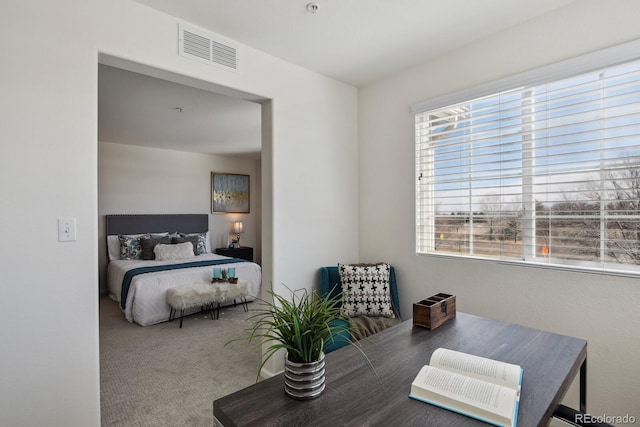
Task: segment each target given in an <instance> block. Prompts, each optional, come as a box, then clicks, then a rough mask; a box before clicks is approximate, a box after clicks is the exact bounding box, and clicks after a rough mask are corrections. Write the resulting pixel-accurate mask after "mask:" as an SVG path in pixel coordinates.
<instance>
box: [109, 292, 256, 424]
mask: <svg viewBox="0 0 640 427" xmlns="http://www.w3.org/2000/svg"><path fill="white" fill-rule="evenodd" d="M253 304H255V303H252V304H249V309H250V310H249V313H245V312H244V310H243V308H242V306H240V305H238V306H236V307H227V308H222V309H221V310H220V319H217V320H211V319H210V318H209V316H208V315H206V316H205V315H202V314H194V315H191V316H188V317H185V319H184V323H183V327H182V329H180V328H179V327H178V324H179V320H178V321H173V322H164V323H160V324H157V325H152V326H146V327H141V326H138V325H137V324H133V323H129V322H127V320H126V319H125V318H124V314H123V313H122V311H120V308H119V307H118V303H117V302H115V301H113V300H111V299H109V298H107V297H102V298H101V299H100V404H101V418H102V426H127V427H133V426H154V427H159V426H160V427H161V426H211V425H212V424H213V401H214V400H215V399H218V398H220V397H223V396H225V395H227V394H229V393H232V392H234V391H237V390H240V389H242V388H244V387H247V386H249V385H251V384H253V383H255V381H256V372H257V366H258V362H259V358H260V353H259V350H257V349H254V348H253V346H252V344H249V343H248V342H246V341H237V342H232V343H229V344H228V345H226V346H225V344H226V343H228V342H229V341H230V340H232V339H234V338H238V337H241V336H243V335H244V334H245V333H246V329H247V328H248V327H249V326H250V322H249V321H248V317H249V316H250V315H251V314H252V313H251V308H252V307H251V306H252V305H253Z"/></svg>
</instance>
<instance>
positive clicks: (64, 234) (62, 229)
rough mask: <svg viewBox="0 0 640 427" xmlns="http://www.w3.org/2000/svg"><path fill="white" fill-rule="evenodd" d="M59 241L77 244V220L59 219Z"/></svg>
mask: <svg viewBox="0 0 640 427" xmlns="http://www.w3.org/2000/svg"><path fill="white" fill-rule="evenodd" d="M58 241H59V242H75V241H76V219H75V218H58Z"/></svg>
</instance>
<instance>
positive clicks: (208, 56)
mask: <svg viewBox="0 0 640 427" xmlns="http://www.w3.org/2000/svg"><path fill="white" fill-rule="evenodd" d="M178 46H179V49H178V54H179V55H180V56H184V57H185V58H191V59H195V60H196V61H199V62H204V63H206V64H209V65H213V66H216V67H219V68H224V69H225V70H229V71H236V72H237V71H238V63H239V60H238V49H237V48H236V47H235V46H234V45H233V44H232V43H229V42H228V41H226V40H222V39H221V38H220V37H218V36H214V35H213V34H211V33H207V32H205V31H203V30H200V29H196V28H193V27H188V26H186V25H184V24H180V25H179V26H178Z"/></svg>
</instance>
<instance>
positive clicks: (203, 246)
mask: <svg viewBox="0 0 640 427" xmlns="http://www.w3.org/2000/svg"><path fill="white" fill-rule="evenodd" d="M193 236H197V237H198V244H197V246H196V245H194V246H193V252H194V253H195V254H196V255H202V254H205V253H207V233H193V234H184V233H180V237H193Z"/></svg>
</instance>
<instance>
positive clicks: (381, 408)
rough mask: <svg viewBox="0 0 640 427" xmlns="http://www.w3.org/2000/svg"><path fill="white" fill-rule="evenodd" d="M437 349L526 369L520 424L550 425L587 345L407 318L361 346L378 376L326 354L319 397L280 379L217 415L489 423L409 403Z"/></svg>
mask: <svg viewBox="0 0 640 427" xmlns="http://www.w3.org/2000/svg"><path fill="white" fill-rule="evenodd" d="M439 347H444V348H448V349H451V350H458V351H462V352H465V353H469V354H474V355H477V356H483V357H488V358H491V359H496V360H501V361H504V362H508V363H514V364H518V365H520V366H521V367H522V368H523V370H524V375H523V379H522V392H521V398H520V408H519V413H518V427H528V426H543V425H547V424H548V423H549V420H550V419H551V416H552V414H553V411H554V410H555V408H556V407H557V405H558V404H559V403H560V401H561V400H562V397H563V396H564V394H565V393H566V391H567V389H568V388H569V386H570V385H571V382H572V380H573V378H574V377H575V376H576V374H577V373H578V372H579V370H580V366H581V364H582V362H583V361H585V360H586V357H587V342H586V341H585V340H582V339H578V338H573V337H568V336H564V335H558V334H554V333H551V332H546V331H541V330H537V329H531V328H526V327H523V326H518V325H514V324H510V323H505V322H501V321H497V320H491V319H486V318H483V317H478V316H473V315H470V314H465V313H460V312H458V313H457V317H456V318H455V319H453V320H451V321H449V322H447V323H445V324H444V325H442V326H440V327H439V328H437V329H435V330H433V331H430V330H428V329H424V328H421V327H417V326H416V327H414V326H413V323H412V321H411V320H408V321H405V322H403V323H402V324H400V325H398V326H395V327H393V328H390V329H387V330H385V331H383V332H380V333H378V334H376V335H374V336H372V337H369V338H368V339H367V340H366V341H363V342H362V348H363V349H364V351H365V352H366V354H367V355H368V356H369V358H370V359H371V361H372V363H373V365H374V367H375V369H376V371H377V373H378V378H376V376H375V375H374V374H373V373H372V372H371V370H370V369H369V368H368V366H367V365H366V364H365V362H364V360H363V359H362V357H361V356H360V354H359V353H358V351H357V350H356V349H354V348H352V347H351V346H347V347H343V348H342V349H340V350H337V351H334V352H332V353H330V354H328V355H327V357H326V367H325V369H326V389H325V391H324V393H323V394H322V395H321V396H320V397H319V398H317V399H314V400H309V401H297V400H293V399H290V398H289V397H287V396H285V394H284V380H283V374H280V375H276V376H275V377H272V378H269V379H267V380H265V381H261V382H260V383H257V384H254V385H252V386H250V387H247V388H245V389H243V390H240V391H238V392H236V393H233V394H230V395H228V396H225V397H223V398H221V399H218V400H216V401H214V403H213V412H214V416H215V418H216V419H217V420H218V421H219V422H220V423H222V425H224V426H225V427H232V426H314V427H315V426H332V427H333V426H486V425H487V424H485V423H483V422H481V421H478V420H475V419H472V418H469V417H466V416H463V415H460V414H457V413H454V412H451V411H447V410H445V409H442V408H438V407H435V406H432V405H429V404H426V403H423V402H419V401H417V400H414V399H410V398H409V391H410V388H411V383H412V381H413V380H414V378H415V376H416V375H417V374H418V371H419V370H420V368H421V367H422V366H423V365H426V364H428V363H429V359H430V358H431V354H432V353H433V351H434V350H436V349H437V348H439Z"/></svg>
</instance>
